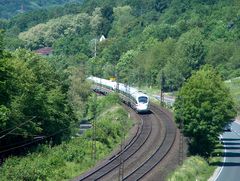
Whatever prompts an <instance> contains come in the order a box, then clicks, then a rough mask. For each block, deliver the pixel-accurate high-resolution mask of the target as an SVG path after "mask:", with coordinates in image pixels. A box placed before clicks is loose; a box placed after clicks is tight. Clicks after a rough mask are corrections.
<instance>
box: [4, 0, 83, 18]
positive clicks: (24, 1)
mask: <svg viewBox="0 0 240 181" xmlns="http://www.w3.org/2000/svg"><path fill="white" fill-rule="evenodd" d="M1 1H2V2H1V3H0V18H11V17H12V16H14V15H16V14H18V13H24V12H28V11H32V10H37V9H41V8H47V7H51V6H58V5H63V4H65V3H68V2H82V0H71V1H69V0H11V1H8V0H1Z"/></svg>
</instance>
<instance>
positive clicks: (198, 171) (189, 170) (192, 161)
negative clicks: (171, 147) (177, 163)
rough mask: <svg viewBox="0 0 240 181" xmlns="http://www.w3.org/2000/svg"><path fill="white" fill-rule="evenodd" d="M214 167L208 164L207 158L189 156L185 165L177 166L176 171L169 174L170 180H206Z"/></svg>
mask: <svg viewBox="0 0 240 181" xmlns="http://www.w3.org/2000/svg"><path fill="white" fill-rule="evenodd" d="M214 169H215V168H214V167H211V166H209V165H208V163H207V162H206V160H204V159H203V158H201V157H199V156H192V157H189V158H188V159H187V160H185V161H184V163H183V165H182V166H181V167H179V168H177V169H176V170H175V171H174V173H173V174H172V175H171V176H169V178H168V179H167V180H168V181H194V180H199V181H205V180H208V178H209V177H210V176H211V174H212V172H213V171H214Z"/></svg>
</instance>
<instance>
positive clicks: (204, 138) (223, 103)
mask: <svg viewBox="0 0 240 181" xmlns="http://www.w3.org/2000/svg"><path fill="white" fill-rule="evenodd" d="M235 114H236V112H235V109H234V103H233V100H232V97H231V96H230V93H229V90H228V89H227V88H226V86H225V85H224V83H223V81H222V80H221V77H220V76H219V75H218V73H217V72H216V71H215V70H214V69H213V68H212V67H210V66H204V67H203V68H202V69H201V70H199V71H198V72H197V73H195V74H194V75H193V76H192V77H191V78H189V80H188V81H187V82H186V83H185V84H184V86H183V87H182V89H181V90H180V91H179V94H178V96H177V99H176V103H175V117H176V121H177V122H178V123H183V132H184V134H185V136H187V137H189V144H190V151H191V152H192V153H194V154H200V155H205V156H208V155H209V154H210V153H211V151H212V150H213V148H214V144H215V142H216V141H217V139H218V136H219V134H220V133H221V132H222V130H223V127H224V126H225V125H226V124H228V123H229V122H230V121H231V119H232V118H234V116H235Z"/></svg>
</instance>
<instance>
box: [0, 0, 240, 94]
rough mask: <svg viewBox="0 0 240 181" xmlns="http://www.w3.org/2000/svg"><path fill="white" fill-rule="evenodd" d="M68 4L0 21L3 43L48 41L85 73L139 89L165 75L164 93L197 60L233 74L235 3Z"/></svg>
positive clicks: (236, 70)
mask: <svg viewBox="0 0 240 181" xmlns="http://www.w3.org/2000/svg"><path fill="white" fill-rule="evenodd" d="M70 7H71V8H69V9H68V8H67V7H66V8H64V9H62V12H64V13H58V12H59V11H56V13H55V14H56V15H55V16H54V15H51V12H48V11H46V12H42V13H43V16H37V14H38V13H32V14H28V15H27V16H23V15H21V16H18V17H19V18H18V17H16V18H14V19H12V20H10V21H9V22H4V21H2V26H3V27H5V29H6V47H7V48H9V49H13V48H14V47H19V46H21V47H25V48H28V49H31V50H35V49H38V48H41V47H43V46H52V47H53V48H54V55H55V56H78V55H79V54H82V55H84V56H85V62H86V65H87V67H88V68H87V69H88V71H89V72H88V73H89V74H94V75H96V76H101V77H105V78H109V77H112V76H114V75H116V74H117V75H118V78H119V79H120V80H121V81H122V82H129V83H131V84H137V85H140V86H141V84H142V85H147V86H159V83H160V79H161V77H162V76H164V80H165V84H164V89H165V91H169V90H178V89H179V88H180V87H181V86H182V84H183V82H184V81H185V80H186V79H188V78H189V77H190V76H191V74H192V73H193V72H194V71H197V70H198V69H199V67H200V66H201V65H204V64H210V65H212V66H214V67H216V69H217V70H218V71H219V72H220V74H221V76H223V78H224V79H229V78H232V77H236V76H239V72H240V71H239V68H240V67H239V62H240V61H239V51H238V42H237V41H238V37H239V35H240V32H239V25H240V23H239V18H238V9H239V8H238V7H239V3H238V2H237V1H229V0H224V1H221V2H219V1H211V2H209V1H199V0H195V1H189V0H184V1H180V0H172V1H161V0H151V1H145V0H142V1H141V2H139V1H128V0H125V1H120V0H115V1H107V0H103V1H99V2H95V1H93V0H89V1H84V2H83V4H82V6H76V7H75V6H70ZM74 7H75V8H74ZM71 9H72V11H71ZM64 10H66V11H64ZM60 12H61V11H60ZM39 13H40V12H39ZM20 17H21V18H20ZM31 17H32V18H33V19H31ZM37 17H38V18H37ZM39 17H44V18H42V19H39ZM28 18H30V19H28ZM51 18H53V19H51ZM26 23H27V24H26ZM38 23H40V24H38ZM0 24H1V23H0ZM23 25H24V26H23ZM34 25H36V26H34ZM29 28H30V29H29ZM17 35H19V36H18V38H16V36H17ZM101 35H105V36H106V37H107V40H106V41H103V42H98V41H97V53H96V55H97V56H96V57H94V58H93V55H94V46H95V45H94V44H95V39H96V38H97V39H98V38H100V36H101ZM13 36H14V38H13ZM19 39H20V40H21V41H20V40H19ZM10 43H11V45H10Z"/></svg>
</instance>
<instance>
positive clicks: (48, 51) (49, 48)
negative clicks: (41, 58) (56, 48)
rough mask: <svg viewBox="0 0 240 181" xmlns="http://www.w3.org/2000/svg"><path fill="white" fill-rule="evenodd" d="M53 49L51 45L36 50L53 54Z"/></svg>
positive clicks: (45, 53)
mask: <svg viewBox="0 0 240 181" xmlns="http://www.w3.org/2000/svg"><path fill="white" fill-rule="evenodd" d="M52 51H53V49H52V48H51V47H44V48H40V49H38V50H36V51H35V52H36V53H37V54H40V55H50V54H52Z"/></svg>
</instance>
